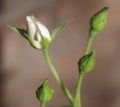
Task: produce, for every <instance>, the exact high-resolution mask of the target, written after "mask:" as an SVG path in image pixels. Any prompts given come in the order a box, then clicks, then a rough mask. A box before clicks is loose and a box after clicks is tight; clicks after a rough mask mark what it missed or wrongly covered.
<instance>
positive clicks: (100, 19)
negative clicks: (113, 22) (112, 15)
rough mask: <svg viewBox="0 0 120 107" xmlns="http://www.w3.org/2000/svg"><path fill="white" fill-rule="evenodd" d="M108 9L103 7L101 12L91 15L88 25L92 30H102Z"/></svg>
mask: <svg viewBox="0 0 120 107" xmlns="http://www.w3.org/2000/svg"><path fill="white" fill-rule="evenodd" d="M107 13H108V7H104V8H103V9H102V10H100V11H99V12H97V13H96V14H94V15H93V17H92V18H91V20H90V25H91V27H92V28H93V29H95V30H97V31H101V30H103V29H104V27H105V25H106V21H107Z"/></svg>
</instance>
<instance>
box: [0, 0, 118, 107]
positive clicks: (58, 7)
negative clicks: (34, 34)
mask: <svg viewBox="0 0 120 107" xmlns="http://www.w3.org/2000/svg"><path fill="white" fill-rule="evenodd" d="M104 6H108V7H109V8H110V9H109V14H108V22H107V26H106V27H105V29H104V30H103V31H102V32H100V33H99V34H98V36H97V37H96V39H95V40H94V43H93V45H92V47H95V48H96V66H95V68H94V70H93V71H92V72H91V73H89V74H87V75H86V76H85V77H84V79H83V84H82V102H83V107H120V49H119V48H120V47H119V46H120V14H119V8H120V0H0V107H39V106H40V105H39V101H38V100H37V99H36V96H35V90H36V88H37V87H38V86H39V85H40V84H41V83H42V81H43V80H44V79H45V78H48V77H49V78H50V79H49V83H50V85H51V86H52V88H53V89H54V90H55V93H54V98H53V99H52V100H51V102H49V103H48V104H47V107H50V106H52V105H57V104H58V105H67V104H69V102H68V101H67V100H66V97H65V96H64V94H63V93H62V91H61V90H60V88H59V86H58V84H57V83H56V81H55V79H54V78H53V76H52V75H51V73H50V71H49V69H48V66H47V64H46V62H45V60H44V57H43V54H42V52H40V51H37V50H35V49H33V48H32V47H30V45H29V43H28V42H27V41H26V40H25V39H24V38H22V37H21V36H20V35H19V34H17V33H16V32H14V31H11V30H9V29H7V28H6V27H5V25H6V24H10V25H13V26H17V27H21V28H26V23H25V16H26V15H31V14H33V15H35V16H36V17H37V18H38V19H39V20H40V21H41V22H42V23H43V24H45V25H46V26H47V27H48V28H49V30H53V29H54V28H55V27H57V26H58V25H61V24H63V23H64V22H65V21H67V20H68V19H70V18H75V20H74V21H73V22H72V23H71V24H70V25H69V26H68V27H66V29H65V30H64V31H63V32H62V33H61V35H60V36H59V37H58V38H57V39H56V40H55V41H54V42H53V43H52V44H51V46H50V49H49V51H50V56H51V58H52V60H53V63H54V64H55V66H56V68H57V70H58V71H59V74H60V76H61V78H62V79H63V81H64V83H65V84H66V85H67V87H68V88H69V89H70V91H71V92H72V93H73V91H74V86H75V85H74V84H75V81H76V77H77V75H78V68H77V61H78V59H79V58H80V57H81V56H82V54H83V51H84V47H85V44H86V41H87V37H88V30H89V20H90V17H91V16H92V15H93V14H94V13H95V12H97V11H99V10H100V9H101V8H103V7H104Z"/></svg>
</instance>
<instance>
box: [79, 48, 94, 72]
mask: <svg viewBox="0 0 120 107" xmlns="http://www.w3.org/2000/svg"><path fill="white" fill-rule="evenodd" d="M94 65H95V49H93V50H92V52H91V53H90V54H87V55H84V56H83V57H82V58H80V60H79V61H78V67H79V73H81V72H83V73H88V72H90V71H91V70H92V69H93V68H94Z"/></svg>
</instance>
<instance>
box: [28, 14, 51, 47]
mask: <svg viewBox="0 0 120 107" xmlns="http://www.w3.org/2000/svg"><path fill="white" fill-rule="evenodd" d="M26 22H27V31H28V35H29V36H30V38H31V40H32V41H31V42H33V43H32V45H34V47H35V48H37V49H45V48H46V47H48V45H49V43H50V41H51V37H50V33H49V31H48V29H47V28H46V27H45V26H44V25H43V24H42V23H41V22H40V21H39V20H37V19H36V18H35V17H34V16H27V17H26Z"/></svg>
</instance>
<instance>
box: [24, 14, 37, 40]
mask: <svg viewBox="0 0 120 107" xmlns="http://www.w3.org/2000/svg"><path fill="white" fill-rule="evenodd" d="M26 22H27V30H28V34H29V36H30V37H31V38H32V39H34V35H35V33H36V30H37V29H36V26H35V23H34V21H33V17H32V16H27V17H26Z"/></svg>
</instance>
